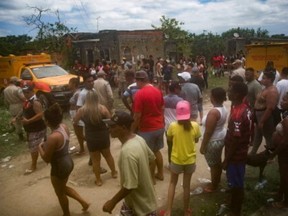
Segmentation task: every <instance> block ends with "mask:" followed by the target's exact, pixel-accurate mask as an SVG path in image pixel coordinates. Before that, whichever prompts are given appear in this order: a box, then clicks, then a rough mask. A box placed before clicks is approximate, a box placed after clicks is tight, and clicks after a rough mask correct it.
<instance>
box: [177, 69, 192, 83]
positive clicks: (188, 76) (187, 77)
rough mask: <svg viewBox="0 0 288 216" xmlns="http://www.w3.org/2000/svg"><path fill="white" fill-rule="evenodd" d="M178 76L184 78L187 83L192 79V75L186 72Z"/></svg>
mask: <svg viewBox="0 0 288 216" xmlns="http://www.w3.org/2000/svg"><path fill="white" fill-rule="evenodd" d="M177 75H178V77H182V78H183V79H184V80H185V81H188V80H190V79H191V74H190V73H189V72H186V71H184V72H182V73H178V74H177Z"/></svg>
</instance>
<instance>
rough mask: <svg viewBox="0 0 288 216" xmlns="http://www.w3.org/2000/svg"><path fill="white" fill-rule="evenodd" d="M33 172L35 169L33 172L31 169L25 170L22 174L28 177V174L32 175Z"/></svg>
mask: <svg viewBox="0 0 288 216" xmlns="http://www.w3.org/2000/svg"><path fill="white" fill-rule="evenodd" d="M34 171H35V169H34V170H32V169H26V170H25V172H24V175H30V174H31V173H33V172H34Z"/></svg>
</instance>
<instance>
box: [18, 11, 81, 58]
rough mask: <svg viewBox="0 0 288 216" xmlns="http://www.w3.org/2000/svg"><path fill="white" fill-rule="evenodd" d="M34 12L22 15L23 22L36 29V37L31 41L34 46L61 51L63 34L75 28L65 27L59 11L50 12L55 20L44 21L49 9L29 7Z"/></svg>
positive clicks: (63, 42)
mask: <svg viewBox="0 0 288 216" xmlns="http://www.w3.org/2000/svg"><path fill="white" fill-rule="evenodd" d="M30 8H31V9H33V10H34V14H32V15H30V16H26V17H23V20H24V22H25V23H26V24H27V25H28V26H30V27H32V28H33V30H37V35H36V38H35V40H34V42H33V45H34V48H35V49H37V50H41V51H48V52H49V53H53V52H56V53H62V51H63V49H65V47H66V41H65V37H64V36H65V35H66V34H68V33H70V32H75V31H76V29H75V28H69V27H67V26H66V25H65V24H64V23H63V22H62V21H61V19H60V15H59V11H58V10H56V11H55V12H52V13H53V14H54V15H55V17H54V18H55V19H56V21H55V22H46V21H45V16H47V14H49V13H51V10H50V9H41V8H38V7H30Z"/></svg>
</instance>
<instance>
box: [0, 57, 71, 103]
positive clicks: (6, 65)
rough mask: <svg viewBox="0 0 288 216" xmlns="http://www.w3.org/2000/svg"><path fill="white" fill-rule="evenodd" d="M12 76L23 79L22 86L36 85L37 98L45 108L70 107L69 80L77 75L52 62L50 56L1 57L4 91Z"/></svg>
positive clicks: (1, 75)
mask: <svg viewBox="0 0 288 216" xmlns="http://www.w3.org/2000/svg"><path fill="white" fill-rule="evenodd" d="M11 76H17V77H19V78H20V79H22V82H21V85H25V84H30V83H32V84H33V85H34V91H35V93H36V95H37V97H38V98H39V99H40V100H41V101H42V102H43V104H44V106H49V104H51V103H54V102H57V103H59V104H60V105H61V106H67V105H69V98H70V97H71V94H72V93H71V91H70V90H69V89H68V83H69V80H70V79H71V78H72V77H76V76H75V75H72V74H69V73H68V72H67V71H65V70H64V69H63V68H61V67H60V66H58V65H56V64H53V63H52V62H51V57H50V55H48V54H45V53H42V54H40V55H27V56H14V55H10V56H8V57H0V82H1V83H0V87H1V88H2V89H4V87H5V84H7V83H8V82H7V80H9V78H10V77H11Z"/></svg>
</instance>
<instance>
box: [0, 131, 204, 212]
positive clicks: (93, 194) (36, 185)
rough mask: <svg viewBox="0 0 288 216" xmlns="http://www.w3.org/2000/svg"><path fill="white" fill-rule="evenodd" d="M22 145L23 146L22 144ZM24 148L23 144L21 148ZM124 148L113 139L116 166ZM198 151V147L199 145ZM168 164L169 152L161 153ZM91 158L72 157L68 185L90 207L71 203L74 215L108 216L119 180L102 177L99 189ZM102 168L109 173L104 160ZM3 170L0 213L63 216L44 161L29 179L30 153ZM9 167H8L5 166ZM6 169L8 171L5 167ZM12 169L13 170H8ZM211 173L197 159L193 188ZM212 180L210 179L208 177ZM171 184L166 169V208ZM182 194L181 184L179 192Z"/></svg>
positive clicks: (160, 187) (160, 192)
mask: <svg viewBox="0 0 288 216" xmlns="http://www.w3.org/2000/svg"><path fill="white" fill-rule="evenodd" d="M19 145H20V144H19ZM21 145H22V144H21ZM71 146H77V144H76V141H75V137H74V136H73V135H72V142H71ZM120 147H121V144H120V142H119V141H118V140H117V139H112V143H111V149H112V153H113V156H114V158H115V161H116V162H117V159H118V154H119V150H120ZM198 147H199V145H198ZM162 153H163V156H164V161H165V164H166V163H167V162H166V161H167V149H166V148H164V149H163V150H162ZM88 159H89V157H88V154H87V153H86V154H85V155H82V156H77V155H75V154H74V155H73V160H74V163H75V168H74V170H73V172H72V174H71V176H70V178H69V185H70V186H72V187H73V188H74V189H76V190H77V191H78V192H79V193H80V194H81V195H82V196H83V197H84V198H85V199H87V200H88V201H89V202H90V203H91V206H90V208H89V211H88V212H86V213H82V211H81V206H80V205H79V204H78V202H76V201H74V200H72V199H69V202H70V209H71V215H74V216H76V215H83V214H85V215H95V216H96V215H97V216H98V215H99V216H101V215H108V214H106V213H104V212H102V206H103V204H104V202H105V201H107V200H108V199H110V198H111V197H112V196H113V195H114V194H115V193H116V192H117V191H118V190H119V189H120V185H119V179H112V178H111V177H110V176H111V175H110V173H109V172H108V173H106V174H104V175H103V180H104V184H103V185H102V186H101V187H98V186H96V185H95V184H94V180H95V177H94V175H93V173H92V168H91V167H90V166H88V164H87V163H88ZM101 163H102V166H103V167H104V168H106V169H108V166H107V164H106V162H105V161H104V160H103V159H102V161H101ZM1 165H2V167H1V168H0V172H1V177H0V187H1V193H0V212H1V215H3V216H16V215H31V216H34V215H43V216H48V215H49V216H51V215H61V214H62V211H61V208H60V205H59V203H58V200H57V198H56V195H55V193H54V190H53V188H52V185H51V183H50V165H46V164H45V163H44V162H43V161H42V160H39V162H38V169H37V171H35V172H34V173H32V174H30V175H23V172H24V170H25V169H26V168H27V167H29V165H30V155H29V154H28V152H27V153H25V154H23V155H20V156H18V157H15V158H12V159H11V160H10V161H9V162H7V163H2V164H1ZM5 165H6V166H5ZM3 166H5V167H3ZM9 167H10V168H9ZM208 176H209V170H208V169H207V165H206V162H204V159H203V157H202V155H200V154H199V155H198V156H197V170H196V173H195V174H194V175H193V179H192V185H194V187H196V185H199V182H198V181H197V178H207V177H208ZM208 178H209V177H208ZM168 182H169V172H168V170H167V169H165V179H164V181H157V183H156V185H155V189H156V194H157V199H158V205H159V206H163V205H164V204H165V202H166V197H167V190H168ZM176 191H177V193H176V196H177V194H181V192H182V188H181V181H179V184H178V187H177V189H176ZM119 208H120V203H119V204H118V205H117V207H116V209H114V211H113V214H112V215H119Z"/></svg>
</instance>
